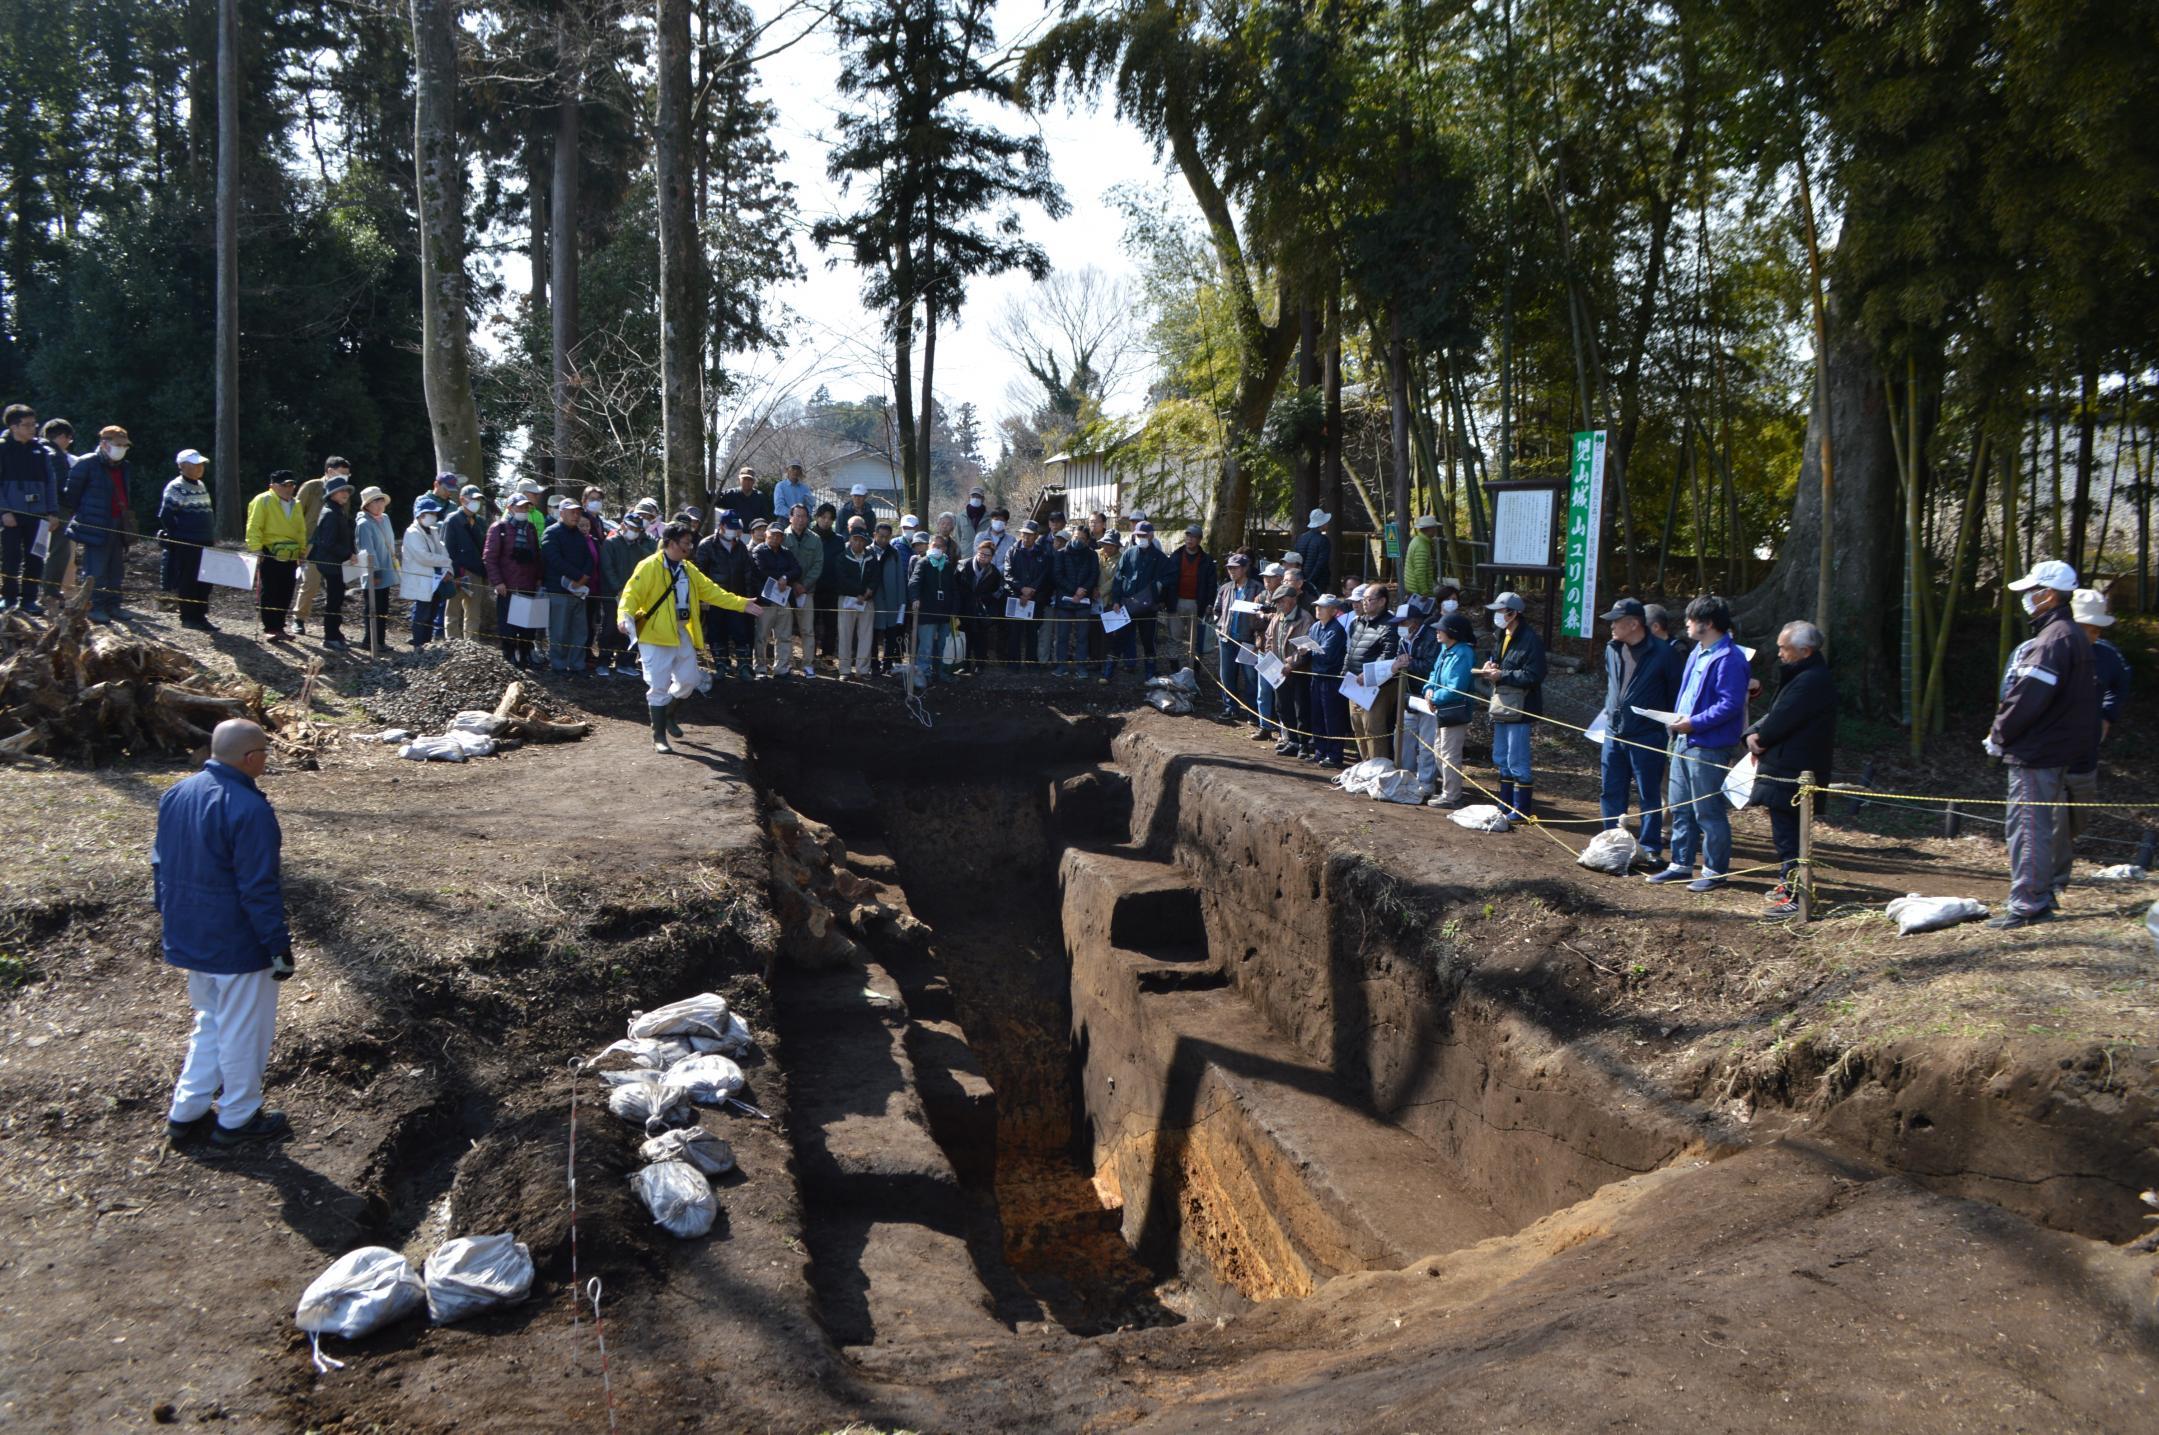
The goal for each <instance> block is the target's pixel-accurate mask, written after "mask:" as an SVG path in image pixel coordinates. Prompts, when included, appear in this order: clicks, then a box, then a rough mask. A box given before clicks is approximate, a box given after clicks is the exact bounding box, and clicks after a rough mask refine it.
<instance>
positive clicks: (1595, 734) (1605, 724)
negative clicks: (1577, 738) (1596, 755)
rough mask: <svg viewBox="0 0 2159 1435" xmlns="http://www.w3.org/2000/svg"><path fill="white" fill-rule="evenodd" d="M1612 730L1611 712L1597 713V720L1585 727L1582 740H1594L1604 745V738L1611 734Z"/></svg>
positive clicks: (1599, 744)
mask: <svg viewBox="0 0 2159 1435" xmlns="http://www.w3.org/2000/svg"><path fill="white" fill-rule="evenodd" d="M1611 731H1612V723H1611V719H1610V716H1609V714H1606V713H1601V712H1600V713H1598V714H1597V716H1596V720H1595V721H1593V722H1591V723H1590V725H1589V726H1588V727H1587V728H1585V729H1583V732H1582V740H1583V741H1584V742H1593V743H1595V744H1597V745H1598V746H1599V747H1602V746H1603V745H1604V739H1605V738H1606V737H1608V736H1609V735H1610V734H1611Z"/></svg>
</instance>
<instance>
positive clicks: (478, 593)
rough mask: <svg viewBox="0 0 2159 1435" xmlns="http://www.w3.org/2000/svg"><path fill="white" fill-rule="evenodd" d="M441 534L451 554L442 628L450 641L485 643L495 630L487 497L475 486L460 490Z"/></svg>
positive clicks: (470, 484)
mask: <svg viewBox="0 0 2159 1435" xmlns="http://www.w3.org/2000/svg"><path fill="white" fill-rule="evenodd" d="M440 531H441V533H442V543H443V546H444V547H445V548H447V549H449V551H450V585H451V586H450V593H449V596H448V598H447V599H446V600H445V601H444V604H443V606H444V609H445V612H444V615H443V621H444V626H445V627H446V628H447V630H448V632H449V634H450V636H451V637H453V638H470V639H472V641H474V642H475V643H477V642H481V641H484V640H485V639H486V637H487V635H488V634H489V633H491V632H492V631H494V627H495V594H494V591H493V590H492V589H491V588H490V587H489V586H488V582H487V495H486V493H485V492H483V491H482V490H481V488H480V486H479V485H478V484H476V483H468V484H464V485H462V486H461V487H459V489H458V490H457V502H456V506H455V507H453V508H452V509H451V510H450V513H449V516H448V517H446V518H444V519H443V520H442V526H441V530H440Z"/></svg>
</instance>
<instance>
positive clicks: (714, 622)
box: [686, 508, 768, 679]
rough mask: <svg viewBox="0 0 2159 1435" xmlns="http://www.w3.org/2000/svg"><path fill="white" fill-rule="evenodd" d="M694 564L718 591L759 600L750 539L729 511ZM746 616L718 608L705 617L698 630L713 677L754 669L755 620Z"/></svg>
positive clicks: (740, 674) (703, 544)
mask: <svg viewBox="0 0 2159 1435" xmlns="http://www.w3.org/2000/svg"><path fill="white" fill-rule="evenodd" d="M686 526H687V527H688V528H689V531H690V532H692V533H695V532H696V531H697V529H696V527H695V526H694V525H686ZM693 561H694V562H695V563H696V564H697V568H698V571H699V572H701V573H703V574H704V575H705V576H706V577H707V578H710V579H711V580H712V583H713V586H714V587H716V588H718V589H719V590H720V591H721V592H723V593H732V594H734V595H735V596H736V597H738V598H753V597H755V596H757V593H758V591H759V584H758V581H757V567H756V564H755V563H754V562H752V560H751V557H750V544H749V541H748V540H747V539H746V538H745V537H744V536H743V532H742V515H741V514H739V513H736V512H735V511H734V510H733V509H732V508H730V509H726V510H724V511H723V512H721V514H720V515H719V519H718V521H717V522H716V523H715V524H714V525H713V529H712V533H711V534H710V536H708V537H707V538H706V539H705V540H704V541H703V542H701V543H699V544H698V545H697V550H696V556H695V558H694V560H693ZM765 611H768V605H763V604H760V605H759V612H760V613H762V612H765ZM745 613H746V610H743V609H736V608H732V607H728V606H725V605H717V606H714V607H713V608H712V609H711V611H709V612H707V613H705V614H704V615H703V619H704V621H703V626H702V628H701V632H702V633H703V635H704V639H705V644H706V648H707V650H708V651H709V652H710V653H711V654H712V672H713V676H714V677H715V678H728V677H737V678H743V679H747V678H749V677H750V676H751V675H752V673H753V672H754V671H755V668H756V660H757V638H756V629H755V623H756V621H757V620H753V619H751V618H749V617H747V616H745Z"/></svg>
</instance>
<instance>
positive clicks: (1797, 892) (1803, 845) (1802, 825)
mask: <svg viewBox="0 0 2159 1435" xmlns="http://www.w3.org/2000/svg"><path fill="white" fill-rule="evenodd" d="M1792 877H1793V878H1794V879H1795V885H1794V887H1793V889H1792V895H1793V897H1794V899H1795V900H1796V901H1797V902H1798V903H1799V920H1800V921H1802V922H1811V921H1813V920H1814V774H1813V772H1812V771H1808V772H1802V773H1800V774H1799V865H1798V866H1796V867H1795V868H1793V869H1792Z"/></svg>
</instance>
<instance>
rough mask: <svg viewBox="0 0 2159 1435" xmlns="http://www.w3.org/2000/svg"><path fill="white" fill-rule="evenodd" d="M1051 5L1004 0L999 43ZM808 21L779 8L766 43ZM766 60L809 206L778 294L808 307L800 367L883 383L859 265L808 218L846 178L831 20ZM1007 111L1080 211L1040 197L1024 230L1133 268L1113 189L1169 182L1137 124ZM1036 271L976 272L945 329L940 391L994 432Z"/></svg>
mask: <svg viewBox="0 0 2159 1435" xmlns="http://www.w3.org/2000/svg"><path fill="white" fill-rule="evenodd" d="M752 4H753V8H754V9H755V10H756V12H757V14H758V17H759V19H760V20H765V19H769V18H771V17H773V16H775V15H778V14H779V13H780V12H781V11H782V10H783V9H784V8H785V6H786V0H752ZM798 13H799V12H798ZM1050 16H1051V12H1050V11H1049V10H1047V9H1046V8H1045V7H1044V6H1043V5H1042V4H1041V3H1040V0H1004V3H1002V4H1000V5H999V6H998V8H997V38H998V41H999V43H1000V45H1012V44H1014V43H1015V42H1018V41H1020V40H1022V39H1023V38H1024V37H1026V36H1028V35H1030V34H1035V33H1039V32H1040V30H1041V29H1043V28H1046V26H1047V25H1048V23H1049V21H1050ZM799 28H800V27H799V26H798V25H797V24H796V23H795V21H794V17H792V16H790V17H789V18H787V19H785V20H782V21H781V22H780V23H779V24H778V25H777V26H776V27H775V28H774V29H773V31H772V32H771V33H770V34H769V35H768V36H767V39H766V41H765V46H764V48H767V49H769V48H771V47H772V45H774V44H776V43H777V42H778V41H779V40H781V39H782V38H784V37H786V36H790V35H792V34H795V33H797V31H798V30H799ZM758 70H759V77H760V80H761V83H762V86H763V90H764V93H765V96H766V98H768V99H770V100H771V101H772V102H773V103H774V104H775V105H776V106H777V107H778V109H779V121H778V125H777V129H776V133H775V135H774V139H775V142H776V143H777V144H778V145H779V147H780V148H781V150H782V151H783V153H784V154H785V156H786V158H785V160H784V161H783V163H782V164H781V167H780V177H781V178H782V179H785V180H787V181H789V182H791V183H792V184H793V185H794V186H795V191H796V203H797V205H798V206H799V208H800V212H801V222H802V237H801V239H800V241H799V255H800V258H801V261H802V265H803V268H804V269H805V271H806V277H805V278H804V279H803V280H802V281H800V282H799V283H795V284H790V285H788V286H786V287H785V289H784V290H783V291H782V292H781V293H780V294H779V296H778V298H779V299H780V301H781V302H782V303H784V304H786V305H787V306H789V308H791V309H792V310H794V311H795V312H796V313H797V315H799V318H800V324H799V326H798V335H799V337H798V339H797V341H796V345H795V353H794V354H793V356H792V357H793V358H794V359H795V360H796V363H795V364H794V365H792V366H791V368H792V369H793V370H794V371H798V372H799V371H802V370H810V371H812V372H816V373H819V374H821V375H829V378H828V379H827V380H826V381H827V382H829V383H830V384H831V387H832V391H833V394H834V395H835V397H856V396H858V395H859V394H861V393H864V392H868V391H871V390H873V389H881V388H882V387H883V386H884V382H885V381H884V378H883V375H882V373H881V372H880V371H877V370H873V369H872V368H871V367H870V364H869V361H868V359H867V358H866V357H865V354H866V353H868V352H876V351H877V350H878V349H879V348H881V346H882V343H883V339H882V336H881V334H880V332H879V326H880V322H881V321H880V319H879V316H877V315H874V314H871V313H869V312H868V311H866V310H865V309H864V308H863V307H862V304H861V300H860V295H861V289H862V286H861V279H860V276H859V275H858V274H857V272H856V270H855V268H854V266H853V265H852V264H851V263H850V262H848V261H847V260H846V259H844V258H842V259H841V261H840V264H839V266H838V267H837V268H827V267H826V259H827V256H826V255H823V254H820V253H819V252H818V251H817V248H816V246H815V245H814V244H812V243H811V242H810V240H809V228H810V226H811V225H812V224H814V223H816V222H817V220H819V219H821V218H824V217H826V216H829V215H833V214H837V213H839V212H840V211H841V208H842V205H843V200H842V197H841V195H840V192H839V187H838V185H836V184H835V183H834V182H833V181H831V180H830V179H828V178H826V176H825V155H826V152H827V149H828V148H829V144H830V139H829V137H830V136H831V135H833V134H834V133H835V130H836V118H837V115H838V113H839V108H840V105H839V100H840V96H839V90H838V77H839V74H840V60H839V56H838V54H837V53H836V51H835V47H834V44H833V40H832V36H831V33H830V29H829V27H826V28H823V29H820V30H818V31H817V32H815V33H813V34H811V35H810V36H809V38H808V39H806V40H804V41H803V42H802V43H801V44H799V45H796V46H794V47H792V48H791V49H788V50H786V51H784V52H783V53H780V54H777V55H772V56H770V57H768V58H767V59H766V60H764V61H763V62H762V63H761V64H760V65H759V67H758ZM998 119H999V122H1000V123H1001V124H1002V125H1003V126H1004V127H1005V128H1007V129H1019V128H1022V127H1039V129H1040V130H1041V133H1042V135H1043V137H1044V139H1045V140H1046V141H1047V142H1048V145H1049V154H1050V166H1051V171H1052V173H1053V174H1054V175H1055V177H1056V178H1057V180H1058V182H1059V183H1060V184H1062V185H1063V186H1064V190H1065V198H1066V199H1067V200H1068V201H1069V202H1070V204H1071V206H1072V212H1071V213H1070V214H1069V215H1068V216H1066V217H1065V218H1064V219H1061V220H1051V219H1049V218H1047V217H1046V216H1044V215H1043V213H1042V212H1041V210H1039V209H1037V208H1034V207H1032V206H1030V207H1027V208H1025V209H1023V210H1022V212H1021V219H1022V222H1023V224H1024V226H1025V232H1026V234H1027V236H1028V237H1029V238H1030V239H1033V240H1034V241H1035V242H1037V243H1039V244H1040V245H1041V246H1042V247H1043V249H1044V251H1045V252H1046V253H1047V254H1048V255H1049V259H1050V263H1051V265H1052V266H1053V267H1055V268H1059V269H1078V268H1083V267H1086V266H1090V265H1091V266H1093V267H1095V268H1097V269H1100V270H1103V271H1104V272H1106V273H1109V274H1111V275H1129V274H1131V273H1132V272H1133V265H1132V263H1131V261H1130V260H1129V258H1128V257H1127V256H1126V255H1125V253H1124V251H1123V248H1122V245H1121V242H1120V241H1121V240H1122V237H1123V233H1124V223H1123V219H1122V217H1121V216H1120V215H1119V214H1118V213H1117V211H1116V210H1115V209H1114V208H1112V207H1111V206H1110V205H1109V204H1108V203H1107V202H1106V201H1105V199H1104V195H1105V194H1106V192H1107V191H1108V190H1110V189H1111V188H1112V187H1114V186H1116V185H1119V184H1139V185H1152V186H1159V185H1160V184H1161V183H1162V172H1161V168H1160V166H1158V165H1157V163H1156V161H1155V158H1154V153H1153V150H1152V147H1151V146H1149V144H1148V143H1147V141H1146V140H1145V139H1143V138H1142V137H1141V135H1140V133H1139V131H1138V130H1137V129H1135V128H1134V127H1132V126H1131V125H1129V124H1126V123H1124V122H1122V121H1119V120H1117V119H1116V118H1114V117H1113V115H1112V114H1111V111H1110V106H1109V105H1108V103H1107V102H1104V103H1101V104H1098V105H1091V106H1087V107H1084V108H1081V109H1077V110H1073V111H1067V110H1065V109H1064V108H1063V107H1062V106H1059V107H1058V108H1056V109H1054V110H1052V111H1050V112H1048V113H1045V114H1042V115H1039V116H1036V115H1026V114H1022V113H1020V112H1018V111H1016V110H1004V111H1002V112H1001V113H1000V115H999V117H998ZM1032 283H1033V281H1032V280H1030V279H1028V278H1027V276H1026V275H1024V274H1007V275H1003V276H1000V277H997V278H993V279H977V280H976V281H974V283H973V284H972V285H971V286H970V287H969V289H968V293H967V306H966V308H965V310H963V311H962V313H961V316H960V322H959V325H958V327H956V328H954V327H950V326H941V327H940V328H939V330H938V336H937V369H936V374H935V377H934V382H935V385H936V389H937V397H938V399H939V400H940V401H941V402H942V403H943V404H944V405H945V406H946V408H947V409H948V410H951V409H956V408H957V407H958V406H959V405H960V404H962V403H967V402H971V403H973V404H974V405H975V406H976V408H977V410H978V411H979V412H980V414H981V415H982V426H983V430H984V433H985V435H991V434H994V433H995V431H996V421H997V420H998V419H999V418H1000V417H1002V416H1003V415H1004V414H1006V413H1007V412H1010V411H1012V410H1013V408H1014V407H1015V405H1014V404H1013V403H1012V402H1011V400H1010V399H1009V398H1008V394H1007V391H1008V390H1009V389H1010V388H1011V387H1012V386H1013V380H1014V378H1015V376H1016V374H1015V366H1014V365H1013V363H1012V361H1011V360H1010V359H1008V358H1007V357H1006V356H1005V355H1004V353H1003V352H1002V351H1001V350H999V349H998V348H997V346H996V344H995V343H994V341H993V340H992V337H991V331H992V328H993V324H994V321H995V319H996V318H997V316H998V315H999V314H1000V313H1001V312H1002V311H1003V309H1004V307H1005V305H1006V304H1007V303H1008V302H1009V301H1010V300H1011V298H1012V297H1013V296H1015V295H1024V294H1025V293H1026V292H1027V290H1028V289H1029V288H1030V287H1031V286H1032ZM812 361H817V362H812ZM816 387H817V380H816V379H812V380H811V381H809V383H808V385H807V387H806V388H804V389H803V394H804V396H805V397H806V396H807V395H808V393H810V392H812V391H814V390H815V389H816ZM1144 387H1145V376H1144V375H1138V376H1136V377H1135V380H1134V382H1133V383H1131V384H1128V385H1127V390H1128V391H1127V392H1126V393H1124V394H1121V395H1116V396H1113V398H1112V403H1111V407H1112V408H1113V409H1124V410H1129V409H1130V408H1132V407H1133V406H1135V405H1136V403H1137V402H1138V399H1139V395H1140V393H1141V392H1143V391H1144ZM984 447H985V448H986V449H987V450H988V452H987V453H986V454H985V455H984V456H985V457H986V458H989V459H994V458H995V457H996V445H995V443H994V441H991V440H988V439H986V440H985V444H984Z"/></svg>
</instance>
